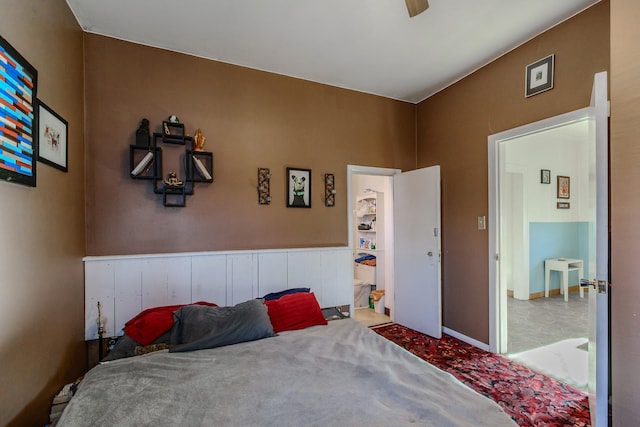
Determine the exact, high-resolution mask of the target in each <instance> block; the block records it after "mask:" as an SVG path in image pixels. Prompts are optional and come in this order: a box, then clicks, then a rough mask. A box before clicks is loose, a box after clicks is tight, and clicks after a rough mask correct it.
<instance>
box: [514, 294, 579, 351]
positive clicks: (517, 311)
mask: <svg viewBox="0 0 640 427" xmlns="http://www.w3.org/2000/svg"><path fill="white" fill-rule="evenodd" d="M507 307H508V308H507V310H508V311H507V323H508V338H507V340H508V341H507V347H508V353H510V354H511V353H520V352H522V351H525V350H531V349H534V348H538V347H541V346H544V345H548V344H553V343H555V342H558V341H562V340H566V339H569V338H583V337H584V338H587V337H588V336H589V335H588V318H589V315H588V314H589V313H588V311H589V298H588V296H587V295H586V294H585V297H584V298H580V294H579V293H578V292H577V291H575V292H570V293H569V301H567V302H565V301H564V298H563V296H562V295H554V296H551V297H549V298H537V299H533V300H526V301H522V300H517V299H515V298H511V297H509V298H508V303H507Z"/></svg>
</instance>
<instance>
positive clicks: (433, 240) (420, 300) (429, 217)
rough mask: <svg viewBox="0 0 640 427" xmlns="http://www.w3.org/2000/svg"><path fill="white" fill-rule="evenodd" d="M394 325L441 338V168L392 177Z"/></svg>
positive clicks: (431, 168)
mask: <svg viewBox="0 0 640 427" xmlns="http://www.w3.org/2000/svg"><path fill="white" fill-rule="evenodd" d="M393 194H394V203H393V205H394V208H393V209H394V221H393V223H394V254H395V255H394V274H395V280H394V287H395V291H394V297H395V321H396V322H397V323H399V324H401V325H404V326H407V327H409V328H411V329H414V330H416V331H419V332H422V333H425V334H427V335H430V336H432V337H434V338H440V337H441V336H442V308H441V300H442V297H441V287H440V166H432V167H428V168H424V169H418V170H414V171H411V172H405V173H401V174H398V175H395V176H394V179H393Z"/></svg>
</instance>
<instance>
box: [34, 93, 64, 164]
mask: <svg viewBox="0 0 640 427" xmlns="http://www.w3.org/2000/svg"><path fill="white" fill-rule="evenodd" d="M67 126H68V124H67V121H66V120H65V119H63V118H62V117H61V116H60V115H59V114H58V113H56V112H55V111H53V110H52V109H51V108H49V107H48V106H47V105H46V104H45V103H44V102H42V101H38V160H39V161H40V162H42V163H45V164H47V165H49V166H53V167H54V168H57V169H60V170H61V171H64V172H67V171H68V168H67V160H68V158H69V154H68V150H67Z"/></svg>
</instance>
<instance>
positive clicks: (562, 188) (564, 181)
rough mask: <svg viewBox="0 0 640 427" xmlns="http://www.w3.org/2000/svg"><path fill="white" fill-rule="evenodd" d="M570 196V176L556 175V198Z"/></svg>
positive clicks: (567, 197)
mask: <svg viewBox="0 0 640 427" xmlns="http://www.w3.org/2000/svg"><path fill="white" fill-rule="evenodd" d="M570 197H571V178H569V177H568V176H558V199H569V198H570Z"/></svg>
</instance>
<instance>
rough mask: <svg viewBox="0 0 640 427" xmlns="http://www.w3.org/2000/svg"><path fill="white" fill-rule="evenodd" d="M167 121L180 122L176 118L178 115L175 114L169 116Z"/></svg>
mask: <svg viewBox="0 0 640 427" xmlns="http://www.w3.org/2000/svg"><path fill="white" fill-rule="evenodd" d="M168 121H169V122H171V123H180V120H179V119H178V116H176V115H174V114H172V115H170V116H169V119H168Z"/></svg>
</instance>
